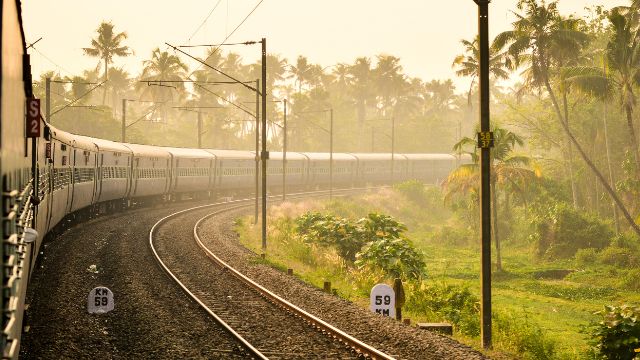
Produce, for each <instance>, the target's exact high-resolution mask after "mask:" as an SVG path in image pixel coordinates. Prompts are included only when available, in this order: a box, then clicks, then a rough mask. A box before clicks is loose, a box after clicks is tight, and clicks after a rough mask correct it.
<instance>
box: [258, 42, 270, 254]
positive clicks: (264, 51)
mask: <svg viewBox="0 0 640 360" xmlns="http://www.w3.org/2000/svg"><path fill="white" fill-rule="evenodd" d="M260 158H261V159H260V160H262V251H263V252H266V251H267V160H268V159H269V153H268V152H267V39H266V38H262V152H261V154H260Z"/></svg>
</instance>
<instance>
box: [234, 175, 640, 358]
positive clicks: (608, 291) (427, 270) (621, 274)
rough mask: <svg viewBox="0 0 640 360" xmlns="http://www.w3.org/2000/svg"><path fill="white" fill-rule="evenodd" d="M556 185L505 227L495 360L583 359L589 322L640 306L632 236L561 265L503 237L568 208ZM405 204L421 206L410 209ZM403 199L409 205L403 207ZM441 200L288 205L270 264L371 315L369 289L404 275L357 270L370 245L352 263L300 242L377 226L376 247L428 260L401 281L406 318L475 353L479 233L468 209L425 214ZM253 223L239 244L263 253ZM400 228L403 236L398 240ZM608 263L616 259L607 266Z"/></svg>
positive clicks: (279, 213) (403, 195) (401, 188)
mask: <svg viewBox="0 0 640 360" xmlns="http://www.w3.org/2000/svg"><path fill="white" fill-rule="evenodd" d="M556 185H557V184H553V183H551V184H538V185H535V186H532V187H531V190H530V191H531V192H530V196H531V201H530V202H529V203H528V211H527V212H526V213H525V211H524V208H523V207H522V205H521V206H520V207H516V208H515V209H514V210H513V213H512V214H511V218H512V219H513V223H512V224H509V223H507V224H501V226H503V227H504V228H503V233H504V234H505V238H504V239H505V242H504V249H503V259H504V265H503V266H504V268H503V271H502V272H499V273H498V272H496V273H494V276H493V310H494V320H493V321H494V322H493V324H494V325H493V329H494V349H495V350H494V351H493V352H491V353H490V355H491V356H495V357H496V358H505V357H506V358H526V359H583V358H585V359H587V358H589V349H590V345H589V342H588V341H589V338H590V336H591V335H590V334H589V333H581V332H580V329H581V328H582V327H584V326H586V325H587V324H589V323H591V322H594V321H596V319H597V317H596V316H595V315H593V314H594V313H595V312H596V311H597V310H598V309H600V308H602V306H603V305H605V304H607V303H615V302H617V301H627V302H634V301H635V302H640V295H638V293H637V289H638V286H639V285H640V269H639V268H633V267H629V266H628V264H630V263H632V262H629V261H630V260H628V259H629V258H625V257H623V256H622V255H620V254H626V255H634V254H635V253H634V251H635V250H634V249H637V246H638V239H637V238H635V236H634V235H633V234H627V235H618V236H611V238H610V239H609V240H608V241H607V243H606V245H604V247H601V248H593V247H589V248H583V249H580V250H577V251H576V253H575V256H568V257H567V258H562V257H556V256H545V257H539V256H538V255H537V254H536V252H535V251H532V249H535V248H536V247H535V246H536V245H535V242H534V241H533V238H532V237H529V236H526V234H525V235H522V234H520V233H519V232H520V230H518V231H517V232H516V231H507V230H508V229H509V228H510V227H511V226H516V224H518V225H517V226H518V229H525V230H526V231H527V233H535V232H536V231H537V230H536V229H537V226H534V225H527V226H524V225H520V224H522V223H526V222H527V221H530V219H533V218H536V216H537V214H538V212H539V211H541V210H540V209H543V208H544V209H548V208H550V207H551V205H550V204H553V203H561V202H563V201H560V200H559V199H569V201H570V196H569V197H566V194H565V193H563V192H561V191H557V189H558V187H557V186H556ZM408 194H411V195H408ZM418 194H426V196H425V197H422V195H418ZM407 196H411V198H414V199H416V201H409V200H408V197H407ZM402 201H404V203H403V206H397V204H398V203H399V202H402ZM442 201H443V196H442V193H441V192H440V190H438V189H437V188H434V187H430V186H427V187H425V186H422V185H417V184H415V183H414V182H408V183H403V184H399V185H396V186H395V188H394V189H393V190H389V189H383V190H380V191H377V192H372V193H367V194H364V195H362V196H360V197H358V198H357V199H356V200H349V199H334V200H332V201H328V202H320V201H315V202H311V203H309V202H304V203H302V204H291V203H284V204H282V205H281V206H276V207H274V208H273V209H272V210H271V214H270V220H269V224H270V227H269V239H270V240H269V248H268V255H267V259H269V262H272V263H276V264H283V265H280V267H281V268H286V267H290V268H294V269H295V273H296V274H298V276H300V277H302V278H303V279H305V280H306V281H309V282H310V283H312V284H315V285H316V286H318V287H321V286H322V284H323V282H324V281H327V280H328V281H331V282H332V287H333V288H335V289H337V292H338V294H339V295H340V296H343V297H345V298H348V299H350V300H352V301H354V302H356V303H360V304H362V305H363V306H365V307H366V306H367V305H366V304H368V296H369V291H370V289H371V288H372V287H373V286H374V285H375V284H377V283H380V282H387V283H389V284H390V283H391V280H392V279H393V277H394V276H395V275H396V274H398V273H400V272H399V271H398V272H394V271H389V269H388V268H384V266H357V264H359V262H358V259H360V257H362V256H363V253H364V252H365V249H367V245H363V246H362V247H361V248H360V250H358V251H356V254H360V255H357V256H356V261H354V262H352V261H350V260H347V259H345V258H344V257H343V256H341V254H340V251H339V248H338V247H337V246H335V245H333V244H328V243H321V242H316V241H310V240H311V239H307V240H303V238H304V237H305V236H308V235H309V234H310V233H311V232H310V229H312V228H313V224H316V223H318V222H322V221H327V219H334V220H335V219H337V220H338V223H341V222H343V221H344V222H348V223H350V224H352V225H353V226H354V227H355V228H359V229H360V230H358V231H354V233H355V234H359V235H358V236H363V237H364V235H363V234H362V233H361V232H363V233H364V232H365V230H364V229H365V227H364V225H363V224H364V223H365V222H367V223H370V224H377V225H376V226H371V225H370V226H369V229H370V230H369V234H376V233H377V236H378V237H379V238H380V239H383V238H384V236H382V235H384V234H399V235H400V238H402V237H403V236H407V237H410V238H411V239H412V241H411V244H412V248H413V249H414V250H415V251H416V252H418V253H420V254H422V255H421V257H420V260H421V261H422V262H423V263H424V267H423V272H422V276H420V277H418V278H416V279H415V280H412V279H411V277H409V276H407V272H406V271H405V273H404V274H403V276H404V279H405V284H404V285H405V294H406V303H405V306H404V309H403V314H404V316H405V317H410V318H411V319H412V322H440V321H444V322H448V323H451V324H452V325H453V326H454V329H455V335H454V336H455V337H456V338H457V339H459V340H460V341H463V342H467V343H469V344H470V345H474V346H477V345H478V340H477V337H478V334H479V313H478V311H479V302H478V299H479V294H480V292H479V266H480V259H479V251H478V250H479V249H478V245H477V238H478V235H477V232H476V231H475V230H474V229H473V228H472V227H468V225H467V219H466V218H465V217H464V216H459V215H460V212H465V211H467V210H466V208H464V207H461V208H457V209H456V208H455V207H454V204H450V206H446V205H445V206H444V207H445V208H446V209H445V210H446V211H441V212H440V213H434V212H430V211H423V209H425V208H431V207H433V208H434V209H436V208H437V206H438V204H440V205H439V206H440V207H443V205H442ZM460 201H462V200H460ZM538 202H540V203H538ZM543 205H544V206H543ZM563 206H564V207H566V208H568V209H569V213H570V214H571V215H570V216H569V217H570V218H572V219H573V217H574V216H577V219H578V220H576V221H577V223H578V224H582V222H581V221H586V220H585V219H587V220H589V219H591V220H593V219H596V217H595V216H593V215H592V214H591V215H590V214H587V213H585V212H576V211H574V210H573V209H572V208H571V206H570V205H563ZM372 211H375V214H376V216H374V217H373V218H374V219H375V221H374V220H372V219H371V218H370V216H371V215H370V214H372ZM382 214H385V215H382ZM576 214H577V215H576ZM347 219H351V220H347ZM355 219H361V220H355ZM525 219H529V220H525ZM400 220H402V223H406V224H412V225H411V226H408V228H406V229H405V228H402V227H399V226H398V225H397V224H396V223H399V222H400ZM332 221H333V220H332ZM247 224H248V221H245V222H244V225H242V226H240V227H239V228H238V230H239V231H240V233H241V235H242V239H243V242H245V243H246V244H247V245H248V246H250V247H253V248H255V249H256V250H257V251H258V250H259V249H260V236H259V231H258V230H259V228H254V227H251V226H250V225H247ZM594 224H596V225H593V226H583V227H584V229H576V230H577V231H585V232H586V231H587V230H589V229H590V230H589V231H593V232H595V234H598V233H599V231H600V230H598V229H600V227H601V226H604V227H605V228H607V229H609V231H611V229H610V227H611V225H610V224H607V223H600V222H595V223H594ZM577 227H578V228H579V227H580V226H577ZM332 228H335V229H340V228H344V225H341V226H336V227H332V226H328V227H327V228H326V229H325V230H323V231H326V230H327V229H332ZM374 229H375V230H374ZM384 229H387V230H386V231H385V230H384ZM394 229H395V230H401V231H399V232H397V233H396V232H395V230H394ZM380 230H382V231H380ZM254 231H257V232H254ZM605 233H607V234H611V233H612V232H605ZM253 234H255V235H253ZM305 234H306V235H305ZM587 235H589V236H593V234H587ZM393 236H395V235H393ZM580 236H582V235H580ZM585 236H586V235H585ZM388 237H389V238H391V237H392V236H388ZM393 241H394V240H390V241H389V243H392V242H393ZM385 243H386V242H381V244H385ZM620 249H623V250H620ZM376 251H379V253H376V254H375V256H373V255H372V256H371V257H370V259H371V260H372V261H377V260H379V259H382V260H380V261H381V262H382V263H384V262H385V261H387V259H389V258H391V257H389V254H393V252H394V251H396V250H395V249H389V248H385V247H381V248H379V249H376ZM613 254H617V255H616V256H613ZM611 258H613V259H618V260H616V261H611V260H610V259H611ZM620 259H622V260H620Z"/></svg>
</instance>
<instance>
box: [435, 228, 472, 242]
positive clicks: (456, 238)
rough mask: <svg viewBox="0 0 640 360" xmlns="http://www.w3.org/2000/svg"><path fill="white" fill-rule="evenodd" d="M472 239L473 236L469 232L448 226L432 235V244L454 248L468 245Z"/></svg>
mask: <svg viewBox="0 0 640 360" xmlns="http://www.w3.org/2000/svg"><path fill="white" fill-rule="evenodd" d="M473 239H474V234H473V232H472V231H471V230H469V229H465V228H460V227H452V226H448V225H445V226H443V227H442V228H441V229H440V230H439V231H437V232H436V233H435V234H434V235H433V240H434V242H436V243H439V244H446V245H455V246H461V245H468V244H470V243H471V242H472V240H473Z"/></svg>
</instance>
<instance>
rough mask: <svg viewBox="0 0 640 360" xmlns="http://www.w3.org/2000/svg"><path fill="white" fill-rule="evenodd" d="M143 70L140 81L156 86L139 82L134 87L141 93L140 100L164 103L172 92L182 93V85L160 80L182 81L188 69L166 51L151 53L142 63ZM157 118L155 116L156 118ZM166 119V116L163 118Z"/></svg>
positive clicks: (158, 50) (170, 98) (170, 96)
mask: <svg viewBox="0 0 640 360" xmlns="http://www.w3.org/2000/svg"><path fill="white" fill-rule="evenodd" d="M143 65H144V68H143V69H142V75H141V76H140V80H142V81H157V83H154V84H156V85H154V86H151V85H150V83H144V82H139V83H138V84H137V85H136V87H137V89H138V90H140V91H141V92H142V94H141V98H145V97H146V98H149V97H150V98H151V100H153V101H155V102H160V103H164V102H167V101H169V100H172V99H173V93H172V92H173V91H177V92H178V95H181V94H183V93H184V89H185V88H184V83H166V84H162V83H161V82H160V81H161V80H182V79H184V78H185V75H186V72H187V70H189V68H188V67H187V65H186V64H184V63H183V62H182V61H181V60H180V58H179V57H178V56H176V55H170V54H169V53H168V52H166V51H160V49H159V48H155V49H154V50H153V52H152V53H151V59H150V60H145V61H143ZM156 117H157V116H156ZM163 117H164V118H166V114H165V115H164V116H163Z"/></svg>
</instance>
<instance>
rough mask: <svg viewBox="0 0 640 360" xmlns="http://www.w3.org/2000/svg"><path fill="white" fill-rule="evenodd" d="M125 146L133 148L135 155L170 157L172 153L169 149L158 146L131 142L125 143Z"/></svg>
mask: <svg viewBox="0 0 640 360" xmlns="http://www.w3.org/2000/svg"><path fill="white" fill-rule="evenodd" d="M124 146H126V147H128V148H129V149H131V151H132V152H133V156H144V157H163V158H168V157H170V154H169V152H168V151H167V150H165V149H163V148H160V147H157V146H151V145H142V144H129V143H125V144H124Z"/></svg>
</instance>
